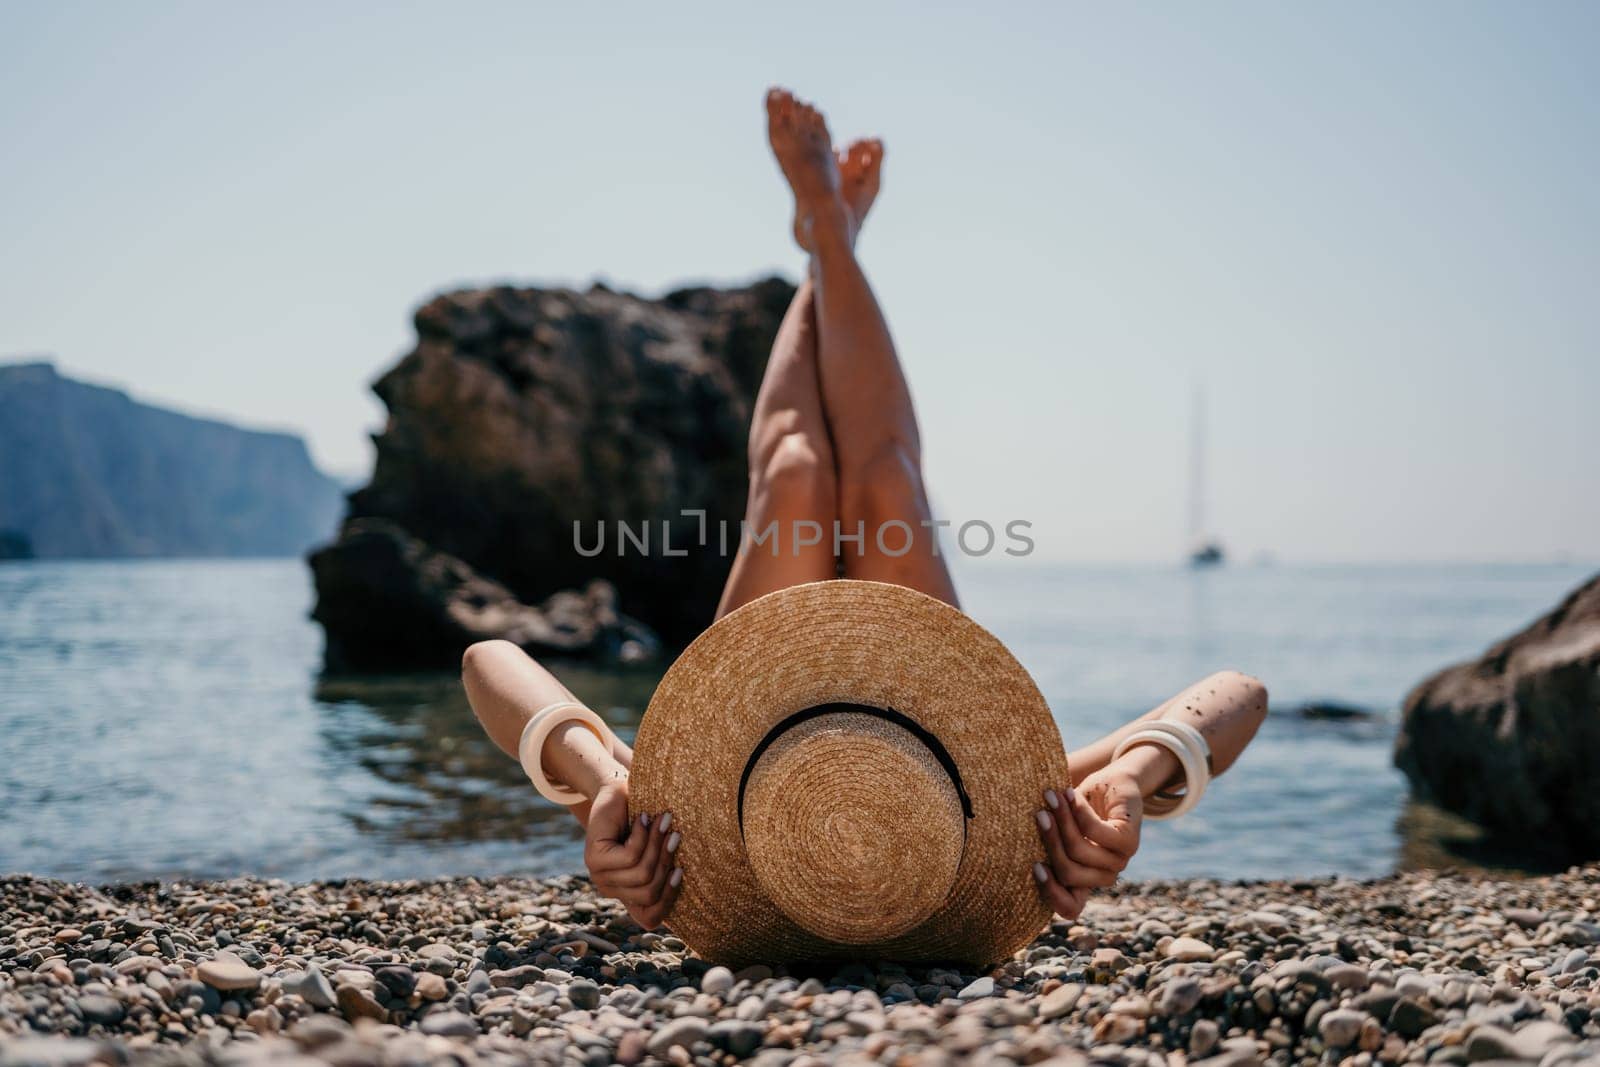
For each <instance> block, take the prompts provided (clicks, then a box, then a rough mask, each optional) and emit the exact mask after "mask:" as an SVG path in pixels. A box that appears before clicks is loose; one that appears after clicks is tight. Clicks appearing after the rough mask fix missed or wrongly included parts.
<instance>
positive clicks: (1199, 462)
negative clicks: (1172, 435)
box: [1189, 385, 1226, 568]
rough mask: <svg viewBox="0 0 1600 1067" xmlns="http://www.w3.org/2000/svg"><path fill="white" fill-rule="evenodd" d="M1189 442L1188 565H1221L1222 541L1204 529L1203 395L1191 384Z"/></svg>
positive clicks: (1204, 438) (1204, 412) (1222, 558)
mask: <svg viewBox="0 0 1600 1067" xmlns="http://www.w3.org/2000/svg"><path fill="white" fill-rule="evenodd" d="M1190 417H1191V424H1190V432H1191V434H1192V435H1193V436H1192V438H1191V440H1190V442H1189V566H1191V567H1195V568H1201V567H1220V566H1221V565H1222V563H1223V562H1224V560H1225V559H1226V557H1225V556H1224V554H1223V551H1222V545H1221V544H1220V543H1219V542H1218V541H1217V540H1216V539H1215V538H1214V537H1212V536H1211V535H1210V534H1208V533H1207V532H1206V490H1205V475H1206V398H1205V393H1204V391H1203V390H1202V389H1201V387H1200V386H1199V385H1196V386H1195V387H1194V405H1193V411H1192V413H1191V416H1190Z"/></svg>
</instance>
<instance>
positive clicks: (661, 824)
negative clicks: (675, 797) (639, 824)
mask: <svg viewBox="0 0 1600 1067" xmlns="http://www.w3.org/2000/svg"><path fill="white" fill-rule="evenodd" d="M671 825H672V812H670V811H669V812H667V813H666V814H665V815H663V816H661V818H659V819H657V820H656V829H657V830H660V831H661V832H662V833H666V832H667V828H668V827H670V826H671Z"/></svg>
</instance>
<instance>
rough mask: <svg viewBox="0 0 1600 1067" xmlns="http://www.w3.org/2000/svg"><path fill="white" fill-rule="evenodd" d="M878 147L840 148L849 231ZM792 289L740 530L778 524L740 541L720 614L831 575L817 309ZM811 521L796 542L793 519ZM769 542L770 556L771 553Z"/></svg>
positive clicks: (831, 487)
mask: <svg viewBox="0 0 1600 1067" xmlns="http://www.w3.org/2000/svg"><path fill="white" fill-rule="evenodd" d="M882 161H883V146H882V145H880V144H878V143H877V142H876V141H857V142H855V143H854V144H852V145H850V146H849V147H848V148H845V149H843V150H841V151H840V152H839V153H838V160H837V162H838V167H839V173H840V181H841V191H842V195H843V197H844V200H845V205H846V211H847V212H848V216H849V221H850V233H851V237H852V239H853V238H854V235H855V234H856V233H857V232H858V231H859V230H860V228H861V223H862V222H863V221H864V220H865V219H866V216H867V211H868V210H870V209H871V207H872V202H873V200H874V199H876V198H877V195H878V168H879V166H880V164H881V163H882ZM811 273H812V272H810V271H808V272H807V277H806V279H805V280H804V281H802V282H801V283H800V288H799V289H797V290H796V291H795V294H794V300H793V301H791V302H790V304H789V310H788V312H787V313H785V315H784V317H783V324H782V325H781V326H780V327H779V328H778V336H777V338H776V339H775V340H774V341H773V344H772V356H771V357H770V358H769V359H768V360H767V369H766V374H765V376H764V377H763V378H762V380H761V389H760V391H759V392H758V393H757V394H756V403H755V411H754V413H753V415H752V417H751V420H750V498H749V502H748V503H747V505H746V514H745V522H746V525H747V528H748V529H749V530H750V531H751V532H752V533H753V534H755V535H757V536H759V535H761V534H762V533H763V531H765V530H766V529H767V528H768V526H769V525H770V524H772V523H773V522H776V523H777V524H778V526H777V533H776V534H775V535H774V537H773V539H772V541H770V542H768V543H765V544H759V545H758V544H752V543H751V542H750V540H749V538H748V537H747V538H746V539H745V540H744V541H743V542H742V543H741V544H740V547H739V554H738V556H737V557H735V559H734V563H733V570H732V571H731V572H730V573H729V575H728V583H727V585H726V586H725V587H724V588H723V591H722V602H721V603H720V604H719V605H718V607H717V617H718V618H721V617H722V616H723V615H726V614H727V613H728V612H730V611H732V610H733V609H734V608H737V607H739V606H741V605H743V604H747V603H749V602H750V601H752V600H754V599H755V598H756V597H759V596H762V595H764V594H766V593H771V592H774V591H775V590H778V589H784V588H787V587H788V586H791V585H800V584H802V583H805V582H816V581H823V580H826V579H828V578H834V577H837V576H838V561H837V559H836V558H835V556H834V552H833V531H834V522H835V519H836V518H837V517H838V513H839V511H838V488H837V486H838V483H837V480H836V478H835V464H834V448H833V440H832V435H831V433H830V430H829V427H828V424H827V419H826V413H825V412H824V411H823V403H822V385H821V382H820V381H819V379H818V375H817V316H816V298H815V288H814V285H813V283H812V280H811V277H810V274H811ZM797 520H798V521H800V522H803V523H813V524H815V525H814V526H808V527H806V529H805V530H804V531H802V532H803V533H804V534H805V539H806V540H810V539H811V537H812V536H813V535H817V536H820V541H819V542H818V543H817V544H814V545H806V546H799V547H797V546H796V544H795V540H796V538H795V533H796V530H795V526H794V523H795V522H796V521H797ZM774 549H776V551H777V554H776V556H775V555H774Z"/></svg>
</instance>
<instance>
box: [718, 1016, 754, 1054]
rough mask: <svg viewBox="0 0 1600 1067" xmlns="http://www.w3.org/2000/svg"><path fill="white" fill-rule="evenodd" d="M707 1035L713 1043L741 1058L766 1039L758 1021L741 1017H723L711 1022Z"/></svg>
mask: <svg viewBox="0 0 1600 1067" xmlns="http://www.w3.org/2000/svg"><path fill="white" fill-rule="evenodd" d="M707 1036H708V1037H709V1038H710V1041H711V1043H712V1044H713V1045H716V1046H717V1047H718V1048H721V1049H726V1050H727V1051H728V1052H731V1053H732V1054H733V1055H735V1056H737V1057H739V1058H741V1059H743V1058H744V1057H745V1056H748V1055H750V1054H751V1053H752V1052H754V1051H755V1050H756V1049H758V1048H760V1047H761V1043H762V1041H764V1040H765V1039H766V1036H767V1030H766V1027H764V1026H762V1025H761V1024H760V1023H754V1022H746V1021H744V1020H742V1019H723V1020H721V1021H720V1022H716V1023H713V1024H711V1028H710V1030H708V1031H707Z"/></svg>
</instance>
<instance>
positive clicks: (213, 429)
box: [0, 363, 344, 557]
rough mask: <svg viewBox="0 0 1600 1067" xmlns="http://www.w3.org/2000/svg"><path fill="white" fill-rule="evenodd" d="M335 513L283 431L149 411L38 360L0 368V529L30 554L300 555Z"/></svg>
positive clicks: (335, 504)
mask: <svg viewBox="0 0 1600 1067" xmlns="http://www.w3.org/2000/svg"><path fill="white" fill-rule="evenodd" d="M343 512H344V499H343V495H342V493H341V492H340V489H339V486H338V485H337V484H336V483H335V482H334V481H333V480H332V479H330V478H328V477H327V476H326V475H324V474H323V473H322V472H320V471H318V470H317V468H316V467H315V466H314V465H313V464H312V462H311V456H310V454H309V453H308V452H307V451H306V446H305V442H304V441H302V440H301V439H300V438H299V437H296V436H294V435H293V434H287V433H266V432H262V431H258V430H243V429H240V428H238V427H236V426H230V425H228V424H227V423H223V422H216V421H213V420H210V419H197V418H193V417H191V416H188V415H180V414H178V413H177V412H173V411H166V410H163V409H161V408H156V407H150V406H149V405H147V404H141V403H138V402H137V401H135V400H132V399H130V398H129V397H128V395H127V394H126V393H123V392H120V391H118V390H116V389H107V388H104V387H102V386H97V385H86V384H84V383H83V382H75V381H73V380H71V379H70V378H63V377H62V376H61V375H60V374H58V373H56V369H55V367H53V366H52V365H51V364H49V363H19V364H11V365H5V366H0V531H10V532H12V533H13V534H21V535H22V537H23V538H25V539H26V541H27V542H28V543H29V544H31V547H32V551H33V554H35V555H37V556H40V557H61V556H97V557H112V556H290V555H298V554H300V553H302V552H304V551H306V550H307V549H308V548H310V547H311V546H312V545H314V544H317V543H319V542H322V541H326V540H328V539H329V538H330V537H331V536H332V534H333V532H334V528H335V527H336V526H337V525H338V522H339V518H340V516H341V515H342V514H343Z"/></svg>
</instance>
